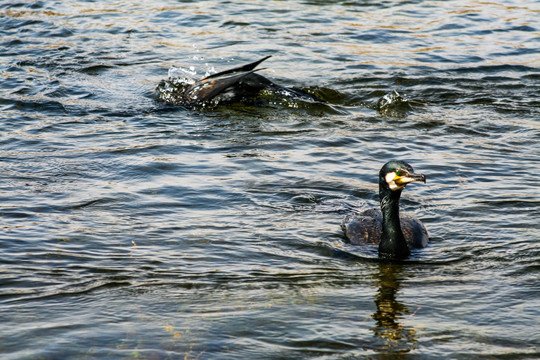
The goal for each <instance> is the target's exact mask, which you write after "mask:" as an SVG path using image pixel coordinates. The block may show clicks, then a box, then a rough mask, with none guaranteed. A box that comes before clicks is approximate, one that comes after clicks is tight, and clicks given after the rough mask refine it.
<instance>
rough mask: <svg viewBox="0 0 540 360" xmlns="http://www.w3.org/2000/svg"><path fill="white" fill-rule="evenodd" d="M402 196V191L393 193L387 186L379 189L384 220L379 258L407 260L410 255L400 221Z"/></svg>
mask: <svg viewBox="0 0 540 360" xmlns="http://www.w3.org/2000/svg"><path fill="white" fill-rule="evenodd" d="M400 196H401V190H396V191H391V190H390V189H388V187H386V186H384V187H382V186H381V187H380V189H379V197H380V198H381V212H382V218H383V220H382V231H381V241H380V243H379V257H384V258H392V259H405V258H407V257H409V255H410V251H409V248H408V246H407V242H406V241H405V236H404V235H403V231H401V224H400V221H399V198H400Z"/></svg>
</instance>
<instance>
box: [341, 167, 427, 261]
mask: <svg viewBox="0 0 540 360" xmlns="http://www.w3.org/2000/svg"><path fill="white" fill-rule="evenodd" d="M416 181H423V182H424V183H425V182H426V177H425V176H424V175H422V174H415V173H414V170H413V168H412V166H411V165H409V164H407V163H406V162H404V161H395V160H394V161H390V162H388V163H386V164H385V165H384V166H383V167H382V169H381V171H380V172H379V197H380V203H381V210H380V211H379V210H377V209H369V210H366V211H363V212H361V213H359V214H354V215H350V216H348V217H346V218H345V220H344V221H343V223H342V224H341V227H342V229H343V231H344V233H345V236H346V237H347V239H348V240H349V242H350V243H351V244H354V245H362V244H373V245H378V246H379V257H381V258H388V259H406V258H408V257H409V255H410V253H411V252H410V249H412V248H423V247H426V246H427V243H428V241H429V236H428V232H427V230H426V228H425V227H424V225H423V224H422V223H421V222H420V221H419V220H417V219H415V218H413V217H410V216H407V215H401V216H400V215H399V198H400V196H401V192H402V190H403V189H404V188H405V186H406V185H407V184H409V183H411V182H416Z"/></svg>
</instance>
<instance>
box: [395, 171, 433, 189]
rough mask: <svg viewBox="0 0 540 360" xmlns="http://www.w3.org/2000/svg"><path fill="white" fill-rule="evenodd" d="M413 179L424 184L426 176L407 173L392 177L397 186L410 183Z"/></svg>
mask: <svg viewBox="0 0 540 360" xmlns="http://www.w3.org/2000/svg"><path fill="white" fill-rule="evenodd" d="M415 181H422V182H423V183H424V184H425V183H426V176H425V175H424V174H414V173H409V174H407V175H403V176H400V177H397V178H395V179H394V182H395V183H396V184H397V185H399V186H403V185H407V184H408V183H412V182H415Z"/></svg>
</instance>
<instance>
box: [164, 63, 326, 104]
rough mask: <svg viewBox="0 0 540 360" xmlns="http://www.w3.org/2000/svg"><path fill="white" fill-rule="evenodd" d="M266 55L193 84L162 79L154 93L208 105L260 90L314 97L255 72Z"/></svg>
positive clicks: (244, 97) (171, 100)
mask: <svg viewBox="0 0 540 360" xmlns="http://www.w3.org/2000/svg"><path fill="white" fill-rule="evenodd" d="M269 57H271V55H270V56H266V57H264V58H262V59H260V60H257V61H254V62H252V63H249V64H246V65H242V66H238V67H235V68H232V69H228V70H225V71H221V72H218V73H215V74H212V75H209V76H206V77H203V78H202V79H200V80H198V81H196V82H195V83H193V84H187V83H177V82H172V81H170V80H167V81H162V83H160V85H159V86H158V96H159V97H161V98H162V100H164V101H166V102H168V103H172V104H177V105H184V106H198V105H206V104H210V103H211V102H212V101H214V100H215V101H218V100H219V101H228V102H236V101H238V102H243V101H245V100H247V99H253V98H255V97H256V96H257V95H258V94H259V92H260V91H262V90H268V91H270V92H272V93H276V94H282V95H284V96H288V97H296V98H300V99H306V100H316V99H315V97H314V96H313V95H311V94H308V93H306V92H304V91H301V90H297V89H291V88H287V87H284V86H281V85H278V84H276V83H274V82H272V81H271V80H269V79H267V78H265V77H264V76H262V75H259V74H257V73H256V71H258V70H262V69H256V67H257V66H258V65H259V64H260V63H262V62H263V61H265V60H266V59H268V58H269Z"/></svg>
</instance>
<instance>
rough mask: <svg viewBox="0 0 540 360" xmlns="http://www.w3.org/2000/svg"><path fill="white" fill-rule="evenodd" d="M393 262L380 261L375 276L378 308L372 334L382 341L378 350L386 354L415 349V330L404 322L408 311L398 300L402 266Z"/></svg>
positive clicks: (374, 317)
mask: <svg viewBox="0 0 540 360" xmlns="http://www.w3.org/2000/svg"><path fill="white" fill-rule="evenodd" d="M403 266H404V265H402V264H396V263H380V264H379V273H378V274H377V275H376V284H377V286H378V290H377V294H376V295H375V304H376V305H377V311H375V312H374V313H373V319H374V320H375V323H376V326H375V327H374V328H373V334H374V335H375V337H377V338H379V340H380V342H381V345H380V346H381V347H380V349H381V350H382V351H384V352H388V353H406V352H409V351H411V350H413V349H415V348H416V331H415V330H414V328H412V327H410V326H407V324H405V322H404V319H403V318H404V315H407V314H410V312H409V309H408V308H407V306H406V305H404V304H402V303H401V302H399V301H398V300H397V296H398V292H399V288H400V286H401V281H402V280H403V279H402V278H401V276H402V270H403V269H402V268H403Z"/></svg>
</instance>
